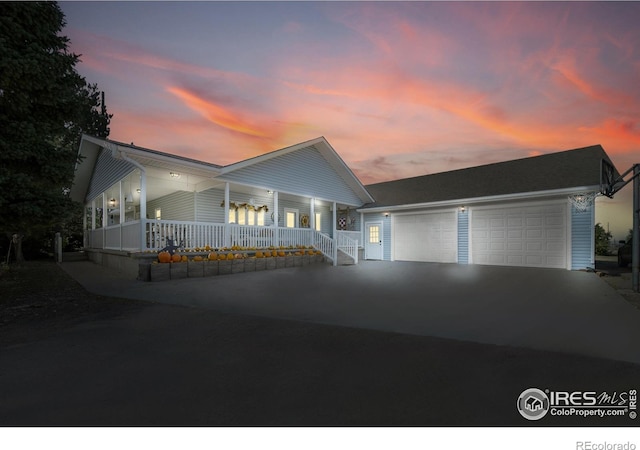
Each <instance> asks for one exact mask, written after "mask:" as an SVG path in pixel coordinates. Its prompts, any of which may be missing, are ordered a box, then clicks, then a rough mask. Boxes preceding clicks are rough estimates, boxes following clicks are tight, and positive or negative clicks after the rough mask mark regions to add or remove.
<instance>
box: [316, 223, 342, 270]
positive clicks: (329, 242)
mask: <svg viewBox="0 0 640 450" xmlns="http://www.w3.org/2000/svg"><path fill="white" fill-rule="evenodd" d="M312 245H313V246H314V247H315V248H316V249H318V250H320V251H321V252H322V254H323V255H324V256H325V257H326V258H329V259H330V260H331V262H332V263H333V265H334V266H336V265H338V247H337V246H336V245H335V241H334V240H333V239H331V237H330V236H328V235H326V234H324V233H321V232H319V231H315V230H314V231H313V244H312Z"/></svg>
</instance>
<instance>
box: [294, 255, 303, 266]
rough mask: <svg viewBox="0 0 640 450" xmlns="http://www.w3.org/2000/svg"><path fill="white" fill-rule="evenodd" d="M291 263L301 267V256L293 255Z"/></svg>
mask: <svg viewBox="0 0 640 450" xmlns="http://www.w3.org/2000/svg"><path fill="white" fill-rule="evenodd" d="M293 265H294V267H302V256H294V257H293Z"/></svg>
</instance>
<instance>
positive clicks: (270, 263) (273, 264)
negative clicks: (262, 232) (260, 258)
mask: <svg viewBox="0 0 640 450" xmlns="http://www.w3.org/2000/svg"><path fill="white" fill-rule="evenodd" d="M265 261H266V262H267V265H266V266H265V268H266V269H267V270H275V269H277V268H278V258H274V257H271V258H265Z"/></svg>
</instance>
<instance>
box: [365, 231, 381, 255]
mask: <svg viewBox="0 0 640 450" xmlns="http://www.w3.org/2000/svg"><path fill="white" fill-rule="evenodd" d="M364 230H365V245H364V252H365V259H382V222H368V223H367V224H366V225H365V228H364Z"/></svg>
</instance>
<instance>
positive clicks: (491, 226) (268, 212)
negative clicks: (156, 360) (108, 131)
mask: <svg viewBox="0 0 640 450" xmlns="http://www.w3.org/2000/svg"><path fill="white" fill-rule="evenodd" d="M79 153H80V155H81V156H82V159H81V161H80V162H79V163H78V164H77V166H76V175H75V183H74V185H73V187H72V189H71V197H72V198H73V199H74V200H77V201H80V202H83V203H84V204H85V207H86V214H85V220H84V225H85V249H86V250H87V252H88V253H89V254H90V255H91V259H92V260H94V261H96V262H100V263H102V264H106V265H111V266H116V267H120V268H122V267H124V266H127V267H133V266H137V262H136V263H135V264H129V261H130V260H131V259H134V260H135V258H139V257H143V256H144V255H145V254H146V255H149V252H155V251H157V250H159V249H161V248H163V247H165V246H166V245H167V243H168V240H169V239H173V240H175V241H177V242H180V243H183V244H184V246H185V247H188V248H195V247H204V246H206V245H209V246H210V247H213V248H220V247H229V246H231V245H240V246H246V247H267V246H270V245H275V246H280V245H313V246H314V247H316V248H317V249H319V250H320V251H322V253H323V254H324V255H325V256H326V258H327V259H329V260H330V261H332V262H333V264H337V262H338V256H339V255H343V256H344V255H346V257H347V258H349V259H350V260H351V261H352V262H355V263H357V261H358V258H359V253H360V252H363V253H364V257H365V258H366V259H370V260H390V261H394V260H403V261H427V262H443V263H459V264H494V265H507V266H532V267H552V268H563V269H570V270H578V269H584V268H589V267H591V268H593V266H594V245H593V232H594V231H593V230H594V218H595V216H594V211H595V207H594V204H593V201H592V200H593V197H594V195H595V193H596V192H598V191H599V190H600V174H601V165H602V163H601V162H602V161H603V160H605V161H607V162H609V163H610V160H609V158H608V156H607V155H606V153H605V152H604V150H603V149H602V147H601V146H599V145H596V146H592V147H586V148H582V149H576V150H570V151H565V152H559V153H553V154H548V155H543V156H536V157H530V158H524V159H519V160H514V161H507V162H502V163H496V164H489V165H484V166H479V167H472V168H468V169H461V170H454V171H450V172H444V173H439V174H433V175H425V176H419V177H413V178H406V179H401V180H395V181H389V182H384V183H377V184H372V185H368V186H363V185H362V183H361V182H360V181H359V180H358V178H357V177H356V176H355V175H354V174H353V172H352V171H351V170H350V169H349V167H348V166H347V165H346V164H345V162H344V161H343V160H342V159H341V158H340V156H339V155H338V154H337V153H336V151H335V150H334V149H333V148H332V147H331V145H330V144H329V143H328V142H327V140H326V139H325V138H323V137H320V138H317V139H313V140H310V141H306V142H302V143H300V144H297V145H294V146H291V147H287V148H283V149H280V150H276V151H273V152H270V153H267V154H264V155H261V156H257V157H255V158H250V159H247V160H244V161H240V162H237V163H234V164H230V165H227V166H220V165H216V164H211V163H206V162H202V161H196V160H193V159H189V158H184V157H180V156H176V155H171V154H168V153H163V152H159V151H156V150H151V149H145V148H141V147H137V146H134V145H133V144H131V145H128V144H124V143H119V142H115V141H112V140H108V139H98V138H95V137H91V136H86V135H85V136H83V139H82V141H81V144H80V149H79ZM585 200H587V201H585ZM589 200H591V201H589Z"/></svg>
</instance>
